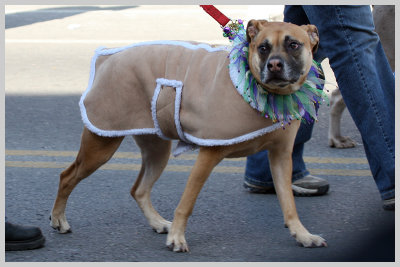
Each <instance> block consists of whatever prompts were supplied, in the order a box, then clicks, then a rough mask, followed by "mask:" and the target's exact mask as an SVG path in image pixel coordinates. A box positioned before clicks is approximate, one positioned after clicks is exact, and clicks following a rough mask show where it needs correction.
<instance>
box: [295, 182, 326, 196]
mask: <svg viewBox="0 0 400 267" xmlns="http://www.w3.org/2000/svg"><path fill="white" fill-rule="evenodd" d="M292 189H293V194H294V195H295V196H296V197H312V196H321V195H325V194H326V193H327V192H328V190H329V184H327V185H324V186H321V187H319V188H318V189H308V188H304V187H299V186H296V185H292Z"/></svg>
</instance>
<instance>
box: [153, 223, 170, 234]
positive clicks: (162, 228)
mask: <svg viewBox="0 0 400 267" xmlns="http://www.w3.org/2000/svg"><path fill="white" fill-rule="evenodd" d="M171 224H172V223H171V222H170V221H167V220H163V221H162V222H157V223H155V224H152V225H151V228H153V230H154V231H155V232H157V233H158V234H167V233H168V232H169V229H171Z"/></svg>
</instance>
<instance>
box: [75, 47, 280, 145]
mask: <svg viewBox="0 0 400 267" xmlns="http://www.w3.org/2000/svg"><path fill="white" fill-rule="evenodd" d="M229 51H230V49H229V47H223V46H221V47H213V46H210V45H207V44H199V43H189V42H181V41H156V42H145V43H138V44H133V45H130V46H126V47H122V48H115V49H104V48H99V49H97V50H96V52H95V56H94V57H93V59H92V63H91V72H90V79H89V85H88V88H87V90H86V91H85V92H84V93H83V95H82V97H81V100H80V108H81V115H82V119H83V122H84V124H85V126H86V127H87V128H88V129H89V130H90V131H92V132H94V133H96V134H97V135H100V136H108V137H116V136H126V135H142V134H157V135H158V136H159V137H161V138H163V139H178V140H180V141H183V142H184V143H186V144H192V145H201V146H216V145H231V144H235V143H240V142H243V141H246V140H250V139H253V138H255V137H258V136H260V135H263V134H265V133H268V132H271V131H273V130H275V129H277V128H280V127H281V123H276V122H275V123H274V122H273V121H272V120H270V119H266V118H264V117H263V116H260V114H259V111H257V109H256V108H255V107H254V105H249V103H246V101H244V99H243V97H242V96H241V92H243V88H236V87H235V86H234V84H233V83H232V79H231V76H232V73H231V74H230V70H229V68H228V65H229V63H230V58H229ZM231 72H232V70H231ZM234 79H235V78H234ZM236 79H237V78H236ZM238 92H239V93H238Z"/></svg>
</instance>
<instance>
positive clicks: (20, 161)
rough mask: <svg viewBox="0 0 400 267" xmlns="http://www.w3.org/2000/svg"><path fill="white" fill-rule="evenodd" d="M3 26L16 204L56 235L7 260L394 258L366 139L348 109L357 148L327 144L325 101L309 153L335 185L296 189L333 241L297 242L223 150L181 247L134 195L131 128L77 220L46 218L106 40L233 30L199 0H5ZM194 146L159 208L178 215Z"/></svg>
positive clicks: (207, 37) (160, 192)
mask: <svg viewBox="0 0 400 267" xmlns="http://www.w3.org/2000/svg"><path fill="white" fill-rule="evenodd" d="M221 10H222V11H223V12H224V13H226V14H227V15H228V16H230V17H232V18H244V19H249V18H250V17H251V14H252V13H254V12H255V9H254V7H247V6H223V7H221ZM258 10H259V11H260V12H262V11H264V12H266V11H268V10H272V9H268V8H258ZM254 15H255V16H256V17H257V16H260V14H254ZM268 16H269V17H274V14H272V13H271V14H268ZM5 24H6V30H5V68H6V73H5V85H6V87H5V92H6V96H5V104H6V106H5V112H6V113H5V116H6V131H5V133H6V137H5V148H6V162H5V165H6V173H5V174H6V179H5V186H6V190H5V208H6V215H7V217H8V219H9V220H10V221H11V222H15V223H20V224H30V225H36V226H40V227H41V229H42V231H43V234H44V235H45V237H46V246H45V247H44V248H41V249H38V250H32V251H20V252H6V253H5V260H6V261H7V262H20V261H32V262H62V261H66V262H86V261H95V262H98V261H106V262H110V261H116V262H131V261H132V262H133V261H154V262H161V261H183V262H196V261H215V262H221V261H228V262H233V261H238V262H243V261H255V262H259V261H373V260H381V261H382V260H394V235H393V233H394V212H388V211H384V210H383V209H382V208H381V200H380V197H379V193H378V190H377V189H376V186H375V183H374V181H373V178H372V176H371V173H370V171H369V167H368V163H367V161H366V158H365V154H364V151H363V147H362V141H361V137H360V135H359V133H358V131H357V129H356V127H355V125H354V123H353V121H352V120H351V117H350V115H349V113H348V112H347V111H346V112H345V114H344V116H343V119H342V121H343V125H342V131H343V133H344V135H348V136H350V137H352V138H353V139H355V140H356V141H357V143H358V145H357V147H356V148H353V149H344V150H339V149H332V148H329V147H328V145H327V143H328V141H327V129H328V128H327V127H328V117H329V107H328V106H326V105H325V106H323V107H322V108H321V110H320V112H319V115H320V118H319V121H318V123H317V124H316V125H315V128H314V134H313V138H312V140H311V141H309V142H308V143H307V145H306V148H305V160H306V163H307V167H308V168H309V169H310V171H311V173H313V174H315V175H318V176H320V177H323V178H325V179H328V180H329V182H330V185H331V189H330V191H329V193H328V194H327V195H325V196H321V197H311V198H296V205H297V209H298V212H299V216H300V218H301V220H302V222H303V224H304V225H305V226H306V227H307V228H308V229H309V231H310V232H312V233H315V234H321V235H322V236H323V237H324V238H325V239H326V240H327V242H328V247H327V248H319V249H305V248H302V247H299V246H297V245H296V243H295V241H294V239H293V238H292V237H290V235H289V231H288V230H287V229H285V228H284V226H283V218H282V214H281V210H280V207H279V203H278V200H277V198H276V196H275V195H258V194H250V193H248V192H246V191H245V190H244V189H243V187H242V183H243V171H244V166H245V158H241V159H237V160H224V161H223V162H222V163H221V164H220V165H219V166H217V168H216V169H215V171H214V172H213V173H212V174H211V176H210V178H209V180H208V181H207V183H206V184H205V186H204V188H203V190H202V192H201V193H200V196H199V198H198V201H197V202H196V206H195V209H194V212H193V215H192V216H191V218H190V219H189V223H188V228H187V232H186V238H187V241H188V243H189V247H190V249H191V252H189V253H173V252H171V251H169V250H168V249H167V248H166V246H165V241H166V235H158V234H156V233H155V232H153V231H152V230H151V229H150V227H149V226H148V225H147V223H146V221H145V218H144V216H143V215H142V213H141V212H140V211H139V208H138V207H137V205H136V203H135V201H134V200H133V199H132V198H131V196H130V194H129V191H130V187H131V185H132V184H133V183H134V179H135V177H136V175H137V174H138V168H139V166H140V155H139V150H138V148H137V147H136V145H135V143H134V142H133V140H132V138H125V140H124V142H123V144H122V145H121V147H120V149H119V150H118V153H117V154H116V155H115V157H114V158H113V159H112V160H111V161H110V163H109V164H107V165H106V166H105V167H104V168H103V169H101V170H98V171H97V172H96V173H94V174H93V175H92V176H91V177H89V178H88V179H85V180H84V181H82V182H81V183H80V184H79V185H78V186H77V187H76V189H75V190H74V191H73V193H72V195H71V197H70V199H69V203H68V207H67V217H68V219H69V223H70V224H71V227H72V230H73V232H72V233H71V234H67V235H61V234H58V233H57V232H56V231H55V230H53V229H52V228H51V227H50V226H49V220H48V216H49V214H50V211H51V208H52V204H53V200H54V198H55V194H56V191H57V186H58V177H59V173H60V172H61V171H62V170H63V168H65V167H66V166H67V165H68V164H69V163H70V162H72V161H73V159H74V155H75V154H76V152H77V150H78V149H79V141H80V134H81V131H82V127H83V126H82V123H81V119H80V113H79V108H78V101H79V97H80V94H81V93H82V92H83V91H84V89H85V88H86V86H87V81H88V74H89V63H90V59H91V57H92V55H93V53H94V50H95V49H96V48H97V47H98V46H101V45H104V46H107V47H116V46H121V45H127V44H129V43H132V42H137V41H145V40H158V39H174V40H197V41H207V42H211V43H221V44H226V43H227V42H226V40H224V38H223V37H222V35H221V32H220V28H219V26H218V25H217V24H216V23H215V22H214V21H212V19H211V18H210V17H208V15H206V14H205V13H204V12H203V11H202V10H201V9H200V8H199V7H197V6H167V7H161V6H129V7H128V6H7V7H6V23H5ZM324 66H326V67H327V64H326V63H325V65H324ZM326 70H327V72H328V75H327V76H328V79H329V80H330V82H331V83H333V84H334V83H335V81H334V77H333V75H332V74H331V72H330V70H329V69H328V67H327V68H326ZM195 154H196V152H193V153H188V154H183V155H181V156H180V157H178V158H171V160H170V163H169V167H168V169H167V170H166V172H164V174H163V175H162V177H161V178H160V179H159V181H158V182H157V183H156V184H155V187H154V189H153V194H152V201H153V203H154V206H155V207H156V209H157V210H159V212H160V213H161V214H162V215H163V216H164V217H165V218H167V219H169V220H172V217H173V212H174V209H175V207H176V205H177V203H178V201H179V199H180V196H181V194H182V192H183V189H184V186H185V183H186V179H187V176H188V174H189V171H190V168H191V166H192V164H193V163H194V158H195Z"/></svg>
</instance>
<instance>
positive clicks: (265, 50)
mask: <svg viewBox="0 0 400 267" xmlns="http://www.w3.org/2000/svg"><path fill="white" fill-rule="evenodd" d="M258 51H259V52H260V54H267V53H268V51H269V47H268V46H266V45H261V46H260V47H258Z"/></svg>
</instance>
